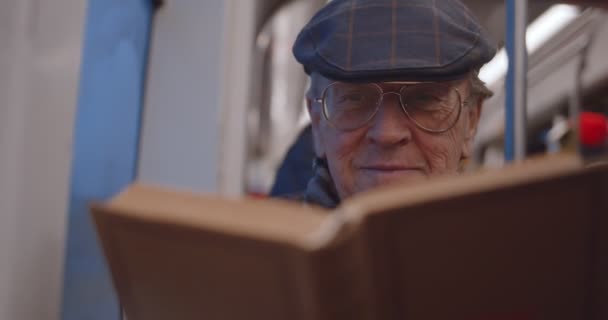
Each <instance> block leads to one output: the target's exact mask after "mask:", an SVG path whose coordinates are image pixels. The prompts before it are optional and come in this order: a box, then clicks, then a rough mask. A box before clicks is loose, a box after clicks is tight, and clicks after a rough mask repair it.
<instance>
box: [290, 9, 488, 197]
mask: <svg viewBox="0 0 608 320" xmlns="http://www.w3.org/2000/svg"><path fill="white" fill-rule="evenodd" d="M293 52H294V55H295V57H296V59H297V60H298V62H300V63H301V64H302V65H303V66H304V69H305V71H306V73H307V74H308V75H309V76H310V79H311V86H310V89H309V91H308V92H307V94H306V100H307V103H308V109H309V113H310V118H311V122H312V131H313V139H314V145H315V151H316V155H317V159H316V161H315V168H314V176H313V178H312V179H311V181H310V182H309V184H308V186H307V189H306V192H305V195H304V199H305V201H306V202H308V203H312V204H317V205H321V206H324V207H328V208H332V207H335V206H337V205H338V204H339V203H340V201H341V199H345V198H347V197H350V196H352V195H354V194H356V193H359V192H362V191H366V190H369V189H372V188H375V187H378V186H383V185H388V184H393V183H397V182H400V183H418V182H419V181H421V180H425V179H429V178H431V177H435V176H444V175H452V174H457V173H458V172H459V171H460V170H461V166H462V162H463V160H465V159H467V158H468V157H470V156H471V149H472V143H473V138H474V136H475V132H476V128H477V123H478V120H479V115H480V112H481V106H482V102H483V100H484V99H486V98H487V97H489V96H490V95H491V92H490V91H489V90H488V89H487V88H486V87H485V85H484V84H483V82H481V81H480V80H479V78H478V77H477V71H478V70H479V68H480V67H481V66H482V65H484V64H485V63H487V62H488V61H489V60H490V59H491V58H492V57H493V56H494V54H495V52H496V51H495V47H494V46H493V45H492V44H491V42H490V41H489V39H488V37H487V36H486V33H485V31H484V30H483V29H482V27H481V26H480V25H479V23H478V22H477V21H476V20H475V18H474V17H473V14H472V13H471V11H469V9H468V8H466V6H465V5H464V4H463V3H461V2H460V1H459V0H333V1H332V2H330V3H329V4H327V5H326V6H325V7H323V8H322V9H321V10H320V11H319V12H318V13H317V14H316V15H315V16H314V17H313V18H312V19H311V20H310V22H309V23H308V24H307V25H306V26H305V27H304V28H303V29H302V31H301V33H300V34H299V36H298V38H297V40H296V42H295V44H294V47H293Z"/></svg>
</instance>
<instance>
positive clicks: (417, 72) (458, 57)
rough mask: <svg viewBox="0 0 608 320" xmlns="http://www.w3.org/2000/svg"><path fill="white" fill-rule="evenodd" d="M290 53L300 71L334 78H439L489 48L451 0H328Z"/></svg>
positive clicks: (474, 62) (462, 69)
mask: <svg viewBox="0 0 608 320" xmlns="http://www.w3.org/2000/svg"><path fill="white" fill-rule="evenodd" d="M293 53H294V55H295V57H296V59H297V60H298V62H300V63H301V64H302V65H304V68H305V71H306V73H308V74H310V73H312V72H318V73H320V74H321V75H323V76H325V77H327V78H330V79H334V80H341V81H389V80H410V81H441V80H453V79H457V78H460V77H462V76H464V75H465V74H467V73H468V72H470V71H471V70H478V69H479V68H481V66H483V65H484V64H485V63H487V62H488V61H490V60H491V59H492V58H493V57H494V55H495V54H496V47H495V45H494V44H493V43H492V41H491V40H490V39H489V37H488V36H487V33H486V32H485V31H484V30H483V28H482V27H481V26H480V24H479V23H478V21H477V20H476V19H475V17H474V16H473V13H472V12H471V11H470V10H469V9H468V8H467V7H466V6H465V5H464V4H463V3H462V2H461V1H459V0H333V1H332V2H330V3H329V4H327V5H326V6H325V7H323V8H322V9H321V10H320V11H319V12H317V14H316V15H315V16H314V17H313V18H312V19H311V20H310V22H308V24H307V25H306V26H305V27H304V28H303V29H302V31H301V32H300V34H299V35H298V38H297V40H296V42H295V44H294V47H293Z"/></svg>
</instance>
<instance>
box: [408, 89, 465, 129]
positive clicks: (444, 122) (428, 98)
mask: <svg viewBox="0 0 608 320" xmlns="http://www.w3.org/2000/svg"><path fill="white" fill-rule="evenodd" d="M401 99H402V103H403V106H404V107H405V110H406V111H407V113H408V114H409V115H410V117H411V118H412V119H413V120H414V121H415V122H416V123H417V124H418V125H419V126H420V127H422V128H423V129H427V130H431V131H445V130H448V129H450V128H452V127H453V126H454V124H456V121H458V117H459V116H460V112H461V110H460V109H461V107H462V103H461V97H460V93H459V92H458V90H456V89H455V88H454V87H453V86H450V85H448V84H442V83H428V84H426V83H424V84H417V85H414V86H409V87H408V86H406V87H404V88H403V89H402V90H401Z"/></svg>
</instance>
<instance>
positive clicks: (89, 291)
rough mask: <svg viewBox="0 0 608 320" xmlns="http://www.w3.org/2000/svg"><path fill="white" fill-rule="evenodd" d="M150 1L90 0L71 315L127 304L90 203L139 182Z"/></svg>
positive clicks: (67, 311)
mask: <svg viewBox="0 0 608 320" xmlns="http://www.w3.org/2000/svg"><path fill="white" fill-rule="evenodd" d="M153 12H154V8H153V3H152V2H151V1H150V0H89V3H88V13H87V22H86V33H85V38H84V49H83V55H82V67H81V75H80V88H79V97H78V108H77V116H76V123H75V128H74V142H73V157H72V172H71V186H70V188H71V190H70V207H69V215H68V219H69V221H68V240H67V254H66V261H65V271H64V288H63V305H62V319H63V320H81V319H89V320H118V319H120V318H121V311H120V307H119V304H118V299H117V297H116V295H115V293H114V289H113V286H112V282H111V279H110V275H109V272H108V270H107V268H106V264H105V259H104V257H103V255H102V254H101V251H100V246H99V245H98V243H97V236H96V233H95V230H94V228H93V224H92V221H91V219H90V213H89V205H90V203H91V202H94V201H101V200H105V199H107V198H108V197H110V196H112V195H114V194H116V193H117V192H119V191H120V190H121V189H122V188H124V187H125V186H127V185H128V184H129V183H131V182H132V181H133V179H134V178H135V174H136V166H137V159H138V146H139V131H140V120H141V111H142V107H143V103H142V101H143V99H142V98H143V90H144V82H145V73H146V70H147V57H148V42H149V38H150V30H151V25H152V17H153Z"/></svg>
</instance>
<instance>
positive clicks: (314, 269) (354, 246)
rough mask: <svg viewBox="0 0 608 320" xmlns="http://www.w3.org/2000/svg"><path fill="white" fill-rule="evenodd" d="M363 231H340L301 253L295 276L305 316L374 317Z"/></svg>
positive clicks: (336, 318)
mask: <svg viewBox="0 0 608 320" xmlns="http://www.w3.org/2000/svg"><path fill="white" fill-rule="evenodd" d="M365 249H366V246H365V239H364V235H363V234H362V233H361V232H357V231H356V230H349V231H346V232H341V235H340V236H339V237H338V239H336V240H334V241H332V242H331V243H330V244H329V245H326V246H324V247H322V248H320V249H318V250H315V251H312V252H309V253H307V254H306V256H301V257H300V258H299V261H298V262H297V263H296V265H297V270H298V272H297V275H296V279H297V281H298V288H299V292H300V301H302V302H303V303H302V304H301V305H302V307H301V309H302V310H305V312H306V313H307V317H302V318H303V319H304V318H305V319H322V320H339V319H349V320H359V319H360V320H371V319H375V314H376V313H375V312H374V308H373V302H374V299H373V290H371V286H370V272H369V260H368V259H367V252H366V250H365Z"/></svg>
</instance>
